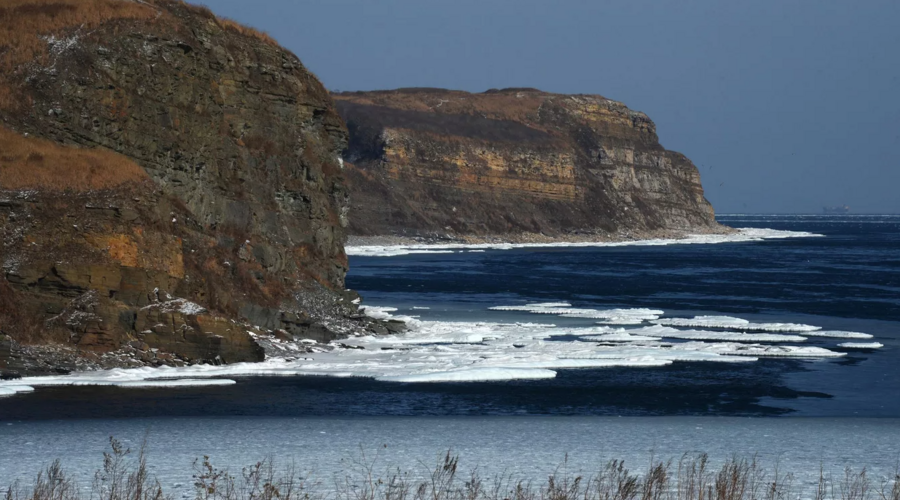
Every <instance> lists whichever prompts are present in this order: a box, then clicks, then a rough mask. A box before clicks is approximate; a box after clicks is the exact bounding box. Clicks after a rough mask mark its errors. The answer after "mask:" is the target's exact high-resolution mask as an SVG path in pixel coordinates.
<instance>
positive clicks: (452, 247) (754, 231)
mask: <svg viewBox="0 0 900 500" xmlns="http://www.w3.org/2000/svg"><path fill="white" fill-rule="evenodd" d="M822 236H823V235H821V234H815V233H809V232H805V231H783V230H779V229H763V228H737V229H736V230H735V231H734V232H732V233H727V234H686V235H685V236H684V237H681V238H652V239H638V240H623V241H550V242H539V243H493V242H491V243H435V244H431V243H428V244H406V243H402V244H388V245H353V244H350V245H348V246H346V247H345V251H346V252H347V255H351V256H361V257H394V256H399V255H409V254H429V253H442V254H447V253H456V252H464V251H468V252H472V251H476V250H481V251H484V250H512V249H516V248H566V247H570V248H586V247H626V246H665V245H698V244H706V245H709V244H718V243H744V242H752V241H765V240H773V239H786V238H814V237H822Z"/></svg>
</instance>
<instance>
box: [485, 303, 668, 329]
mask: <svg viewBox="0 0 900 500" xmlns="http://www.w3.org/2000/svg"><path fill="white" fill-rule="evenodd" d="M489 309H490V310H492V311H522V312H528V313H532V314H554V315H557V316H561V317H564V318H587V319H602V320H604V321H603V323H604V324H628V325H637V324H641V323H643V322H644V321H648V320H654V319H657V318H659V316H660V315H662V314H663V311H660V310H657V309H645V308H632V309H579V308H573V307H572V305H571V304H569V303H568V302H540V303H532V304H525V305H522V306H494V307H490V308H489Z"/></svg>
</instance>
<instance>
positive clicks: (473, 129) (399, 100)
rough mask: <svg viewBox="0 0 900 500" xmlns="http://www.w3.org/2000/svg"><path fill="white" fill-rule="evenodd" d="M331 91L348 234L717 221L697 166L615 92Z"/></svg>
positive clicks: (684, 226) (635, 228) (668, 226)
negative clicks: (342, 138) (338, 123)
mask: <svg viewBox="0 0 900 500" xmlns="http://www.w3.org/2000/svg"><path fill="white" fill-rule="evenodd" d="M334 97H335V99H336V101H337V106H338V110H339V111H340V113H341V116H342V117H343V118H344V120H345V121H346V122H347V126H348V129H349V131H350V141H349V146H348V149H347V150H346V151H345V153H344V159H345V161H346V162H347V163H348V164H350V165H349V166H348V168H347V169H346V170H345V172H346V175H347V178H348V184H349V186H350V190H351V194H352V196H351V199H352V208H351V214H350V219H351V226H350V229H351V232H352V233H353V234H360V235H382V234H415V233H419V234H421V233H434V232H439V233H441V234H444V233H451V234H454V233H455V234H457V235H460V234H464V235H503V234H515V233H523V232H528V233H543V234H545V235H558V234H561V233H563V232H575V231H580V230H584V231H590V232H603V233H615V232H621V231H630V232H640V231H655V230H676V231H683V230H718V226H717V225H716V223H715V221H714V214H713V209H712V207H711V206H710V204H709V202H707V200H706V199H705V198H704V196H703V188H702V186H701V184H700V176H699V173H698V171H697V168H696V167H695V166H694V165H693V164H692V163H691V162H690V160H688V159H687V158H686V157H685V156H684V155H682V154H680V153H675V152H673V151H668V150H666V149H665V148H663V147H662V146H661V145H660V144H659V141H658V140H657V136H656V128H655V126H654V124H653V122H652V121H651V120H650V119H649V118H648V117H647V115H645V114H643V113H640V112H636V111H632V110H630V109H628V108H627V107H625V105H623V104H622V103H618V102H615V101H611V100H609V99H606V98H603V97H600V96H593V95H560V94H550V93H545V92H540V91H537V90H534V89H505V90H500V91H488V92H485V93H482V94H469V93H466V92H458V91H448V90H441V89H400V90H395V91H374V92H346V93H339V94H335V95H334Z"/></svg>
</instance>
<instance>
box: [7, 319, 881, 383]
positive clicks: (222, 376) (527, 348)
mask: <svg viewBox="0 0 900 500" xmlns="http://www.w3.org/2000/svg"><path fill="white" fill-rule="evenodd" d="M420 309H421V308H415V307H414V308H410V309H409V311H410V312H413V311H418V310H420ZM489 309H490V310H494V311H502V312H505V313H507V315H508V314H509V313H519V314H527V315H531V314H534V315H540V316H542V317H547V316H548V315H549V316H557V317H560V318H575V319H580V320H590V319H599V320H604V321H603V322H599V323H598V322H591V323H588V324H578V325H576V326H557V325H556V324H552V323H546V322H544V323H531V322H527V321H517V322H509V320H506V322H487V321H427V320H421V319H419V318H417V317H412V316H403V315H395V314H394V313H397V312H398V311H397V309H395V308H392V307H376V306H368V307H365V308H364V310H365V311H366V313H367V314H368V315H369V316H371V317H375V318H382V319H399V320H403V321H406V322H407V324H408V326H409V330H408V331H407V332H405V333H402V334H395V335H383V336H375V335H366V336H357V337H351V338H349V339H343V340H340V341H335V342H332V343H331V344H329V345H315V346H312V347H311V348H310V349H309V350H308V351H309V352H307V349H306V348H304V349H298V348H295V349H291V348H290V347H291V346H295V345H296V346H299V345H301V344H304V345H307V346H308V343H307V342H306V341H304V340H302V339H301V340H299V341H297V342H295V343H291V342H285V341H280V342H283V343H284V344H285V349H284V350H283V351H282V352H284V353H285V354H284V355H283V356H280V357H273V358H269V359H267V360H265V361H262V362H259V363H236V364H232V365H224V366H213V365H195V366H185V367H159V368H150V367H143V368H131V369H111V370H98V371H92V372H79V373H74V374H71V375H60V376H45V377H26V378H22V379H19V380H12V381H0V395H7V396H9V395H14V394H16V393H23V392H31V391H33V390H34V389H35V388H36V387H42V386H60V385H76V386H77V385H101V386H104V385H105V386H118V387H130V388H140V387H144V388H147V387H153V388H159V387H171V388H178V387H192V386H208V385H227V384H234V383H236V381H235V380H233V379H234V378H236V377H252V376H328V377H366V378H372V379H375V380H379V381H384V382H395V383H422V382H491V381H505V380H535V379H547V378H554V377H555V376H556V375H557V372H556V370H560V369H578V368H592V369H600V368H613V367H623V368H624V367H628V368H652V367H661V366H667V365H670V364H672V363H679V362H719V363H748V362H755V361H759V360H760V358H771V357H777V358H786V357H787V358H798V359H827V358H837V357H843V356H845V355H846V352H841V351H836V350H833V349H834V348H838V349H854V348H855V349H878V348H879V347H881V345H880V344H877V343H875V342H870V343H847V342H844V343H839V342H841V339H868V338H871V337H872V336H871V335H869V334H865V333H861V332H842V331H826V330H822V328H821V327H819V326H816V325H802V324H794V323H752V322H750V321H748V320H745V319H742V318H735V317H729V316H696V317H693V318H677V317H676V318H672V317H663V316H664V315H665V312H664V311H662V310H658V309H646V308H633V309H587V308H576V307H572V305H571V304H569V303H566V302H547V303H529V304H523V305H498V306H494V307H491V308H489ZM606 321H611V322H613V324H608V323H605V322H606ZM570 323H571V322H570ZM676 326H678V327H682V328H676ZM689 327H690V328H697V327H703V328H705V329H703V330H696V329H687V328H689ZM808 337H817V338H815V341H816V342H819V343H823V342H828V343H829V345H828V347H820V346H810V345H792V344H797V343H799V344H806V343H808V342H807V341H808V340H809V339H808ZM831 344H834V345H831Z"/></svg>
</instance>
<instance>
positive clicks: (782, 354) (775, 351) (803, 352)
mask: <svg viewBox="0 0 900 500" xmlns="http://www.w3.org/2000/svg"><path fill="white" fill-rule="evenodd" d="M673 348H675V349H688V350H697V351H706V352H715V353H717V354H724V355H732V356H754V357H778V358H839V357H841V356H846V355H847V353H844V352H835V351H831V350H828V349H824V348H822V347H807V346H804V347H799V346H790V345H778V346H770V345H760V344H738V343H725V342H716V343H707V342H685V343H683V344H676V345H675V346H673Z"/></svg>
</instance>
